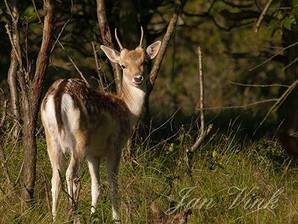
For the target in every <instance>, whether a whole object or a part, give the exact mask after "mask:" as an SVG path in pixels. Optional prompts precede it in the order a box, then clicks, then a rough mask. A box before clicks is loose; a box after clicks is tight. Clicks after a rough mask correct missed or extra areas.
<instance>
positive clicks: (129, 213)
mask: <svg viewBox="0 0 298 224" xmlns="http://www.w3.org/2000/svg"><path fill="white" fill-rule="evenodd" d="M238 130H239V127H238V128H237V127H234V128H232V127H231V128H230V130H229V131H228V132H226V134H215V135H214V136H213V137H212V138H211V140H210V142H208V143H206V144H205V145H204V146H203V148H202V149H201V150H200V151H197V152H196V154H195V155H194V156H195V164H194V169H193V173H192V176H189V175H187V172H186V171H187V170H186V165H185V160H184V158H185V150H186V148H187V147H189V146H190V143H191V136H190V135H189V134H188V133H186V132H185V131H184V130H183V129H181V130H180V131H179V132H178V133H177V137H176V138H175V140H174V141H173V140H172V141H168V142H164V143H163V144H162V145H160V144H159V146H156V147H154V146H153V148H152V147H150V146H146V144H143V145H142V144H141V143H138V146H137V147H136V152H135V157H134V159H131V160H125V159H123V161H122V163H121V168H120V174H119V178H120V179H119V181H120V195H121V199H122V202H121V217H122V220H123V223H179V222H176V221H177V220H180V219H181V220H182V219H183V217H184V216H187V215H186V214H189V215H188V223H262V224H263V223H297V222H298V211H297V209H298V187H297V172H298V170H297V168H296V167H297V164H296V166H295V162H294V161H293V160H291V159H290V158H289V157H288V156H286V155H285V154H284V152H283V150H282V148H281V146H280V145H279V144H278V143H277V141H276V140H275V139H269V138H262V139H259V140H258V141H255V142H252V141H250V140H239V139H241V136H239V131H238ZM43 139H44V138H40V140H41V142H39V144H38V162H37V173H38V180H37V186H36V203H35V207H34V208H32V209H30V210H26V211H23V212H21V205H20V200H19V199H18V198H17V195H15V194H14V193H13V191H12V190H10V189H9V187H8V184H5V182H4V177H3V176H1V177H0V182H1V183H2V184H1V193H0V213H1V218H0V223H40V224H41V223H50V222H51V213H50V211H49V208H48V207H47V203H48V200H50V198H47V197H49V195H50V190H49V189H50V176H51V169H50V164H49V160H48V158H47V154H46V146H45V143H44V142H43ZM152 145H153V144H152ZM11 150H12V149H11ZM11 153H12V154H11V156H13V159H11V160H10V167H14V168H15V169H14V170H11V174H12V176H17V173H18V167H19V163H20V161H21V158H20V157H19V156H16V155H17V154H18V149H14V150H13V151H11ZM66 160H67V159H66ZM13 163H15V164H17V166H16V165H15V166H11V164H13ZM101 168H102V170H101V177H102V178H101V179H102V195H101V199H100V201H99V203H98V209H97V212H96V213H95V214H94V215H93V216H92V217H91V218H90V199H91V196H90V177H89V174H88V170H87V167H86V164H84V165H83V167H81V171H80V175H81V186H82V187H81V195H80V204H79V214H78V215H77V216H76V217H79V218H80V221H81V223H112V220H111V214H110V213H111V208H110V206H111V205H110V196H109V191H108V184H107V179H106V167H105V164H104V163H102V164H101ZM62 173H63V172H62ZM64 185H65V182H64ZM64 187H65V186H64ZM47 195H48V196H47ZM188 209H190V212H189V211H188ZM58 213H59V214H58V220H57V223H71V222H72V219H73V218H74V217H73V215H72V214H71V212H69V207H68V202H67V196H66V194H65V193H64V192H61V194H60V202H59V212H58ZM174 220H176V221H174Z"/></svg>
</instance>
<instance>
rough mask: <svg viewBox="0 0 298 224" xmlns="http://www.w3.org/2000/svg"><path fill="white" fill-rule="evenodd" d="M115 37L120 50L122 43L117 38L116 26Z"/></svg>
mask: <svg viewBox="0 0 298 224" xmlns="http://www.w3.org/2000/svg"><path fill="white" fill-rule="evenodd" d="M115 38H116V40H117V43H118V45H119V47H120V50H122V49H123V46H122V44H121V42H120V40H119V38H118V35H117V28H115Z"/></svg>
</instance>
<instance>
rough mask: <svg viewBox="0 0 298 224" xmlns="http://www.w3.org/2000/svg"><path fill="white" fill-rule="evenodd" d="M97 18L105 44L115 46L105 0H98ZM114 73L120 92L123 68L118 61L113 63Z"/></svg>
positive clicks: (118, 91)
mask: <svg viewBox="0 0 298 224" xmlns="http://www.w3.org/2000/svg"><path fill="white" fill-rule="evenodd" d="M96 2H97V20H98V26H99V31H100V36H101V39H102V41H103V44H104V45H106V46H107V47H111V48H114V45H113V41H112V34H111V30H110V26H109V24H108V21H107V16H106V7H105V2H104V0H97V1H96ZM111 64H112V69H113V74H114V80H115V84H116V91H117V93H120V90H121V70H120V67H119V65H117V64H116V63H111Z"/></svg>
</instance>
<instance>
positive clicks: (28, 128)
mask: <svg viewBox="0 0 298 224" xmlns="http://www.w3.org/2000/svg"><path fill="white" fill-rule="evenodd" d="M44 11H45V18H44V27H43V34H42V42H41V47H40V50H39V53H38V56H37V60H36V70H35V74H34V76H33V80H27V83H28V86H26V85H25V82H24V74H22V76H20V77H19V81H20V85H21V89H22V97H23V99H22V113H23V145H24V165H23V169H22V178H21V187H22V196H23V200H24V202H25V203H26V205H27V206H31V205H32V202H33V199H34V198H33V196H34V186H35V179H36V152H37V148H36V139H35V129H36V123H37V118H38V111H39V103H40V98H41V90H42V85H43V81H44V77H45V72H46V69H47V66H48V64H49V57H50V49H51V47H52V37H53V23H54V21H53V16H54V0H44ZM27 72H28V71H27ZM25 77H29V76H25Z"/></svg>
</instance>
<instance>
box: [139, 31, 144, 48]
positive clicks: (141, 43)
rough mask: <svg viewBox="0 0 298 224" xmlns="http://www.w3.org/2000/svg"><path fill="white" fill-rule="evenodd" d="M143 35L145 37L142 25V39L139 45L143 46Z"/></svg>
mask: <svg viewBox="0 0 298 224" xmlns="http://www.w3.org/2000/svg"><path fill="white" fill-rule="evenodd" d="M143 37H144V31H143V27H142V26H141V40H140V43H139V47H142V45H143Z"/></svg>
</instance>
